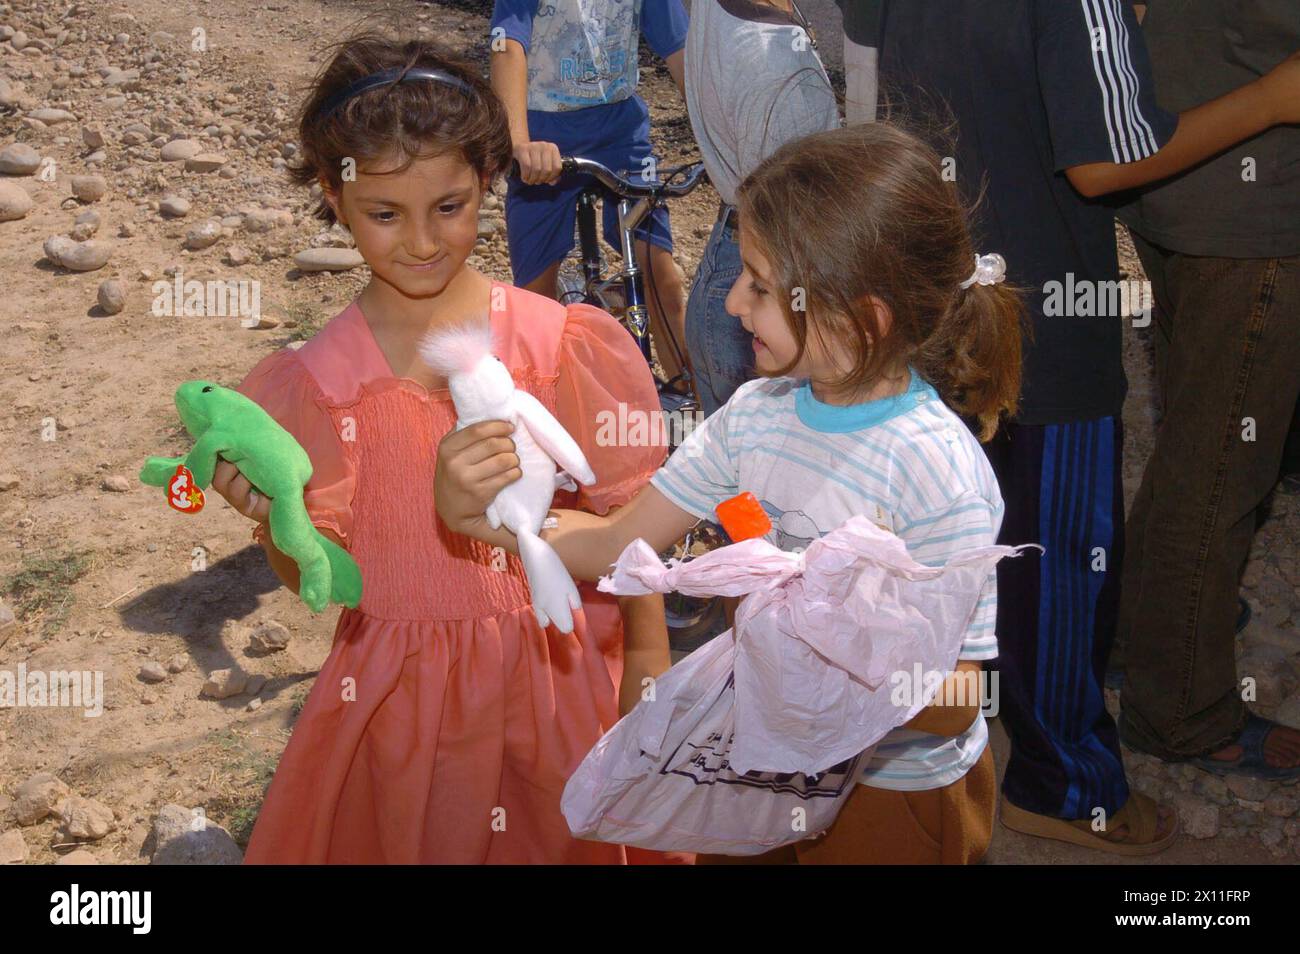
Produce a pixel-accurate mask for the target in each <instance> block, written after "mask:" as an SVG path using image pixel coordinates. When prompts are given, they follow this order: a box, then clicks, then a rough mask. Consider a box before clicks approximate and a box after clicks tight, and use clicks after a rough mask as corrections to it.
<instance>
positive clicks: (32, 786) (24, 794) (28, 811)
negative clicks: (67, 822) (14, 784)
mask: <svg viewBox="0 0 1300 954" xmlns="http://www.w3.org/2000/svg"><path fill="white" fill-rule="evenodd" d="M71 793H72V790H71V789H70V788H68V786H66V785H64V784H63V783H62V782H61V781H59V780H58V779H57V778H55V777H54V776H53V775H51V774H50V773H49V772H37V773H36V774H35V775H33V776H32V777H31V778H29V779H28V780H27V781H25V782H23V783H22V784H21V785H19V786H18V789H17V790H16V791H15V792H14V807H13V812H14V818H15V819H16V820H17V821H18V824H20V825H35V824H36V823H37V822H39V821H41V820H42V819H43V818H45V816H46V815H52V814H54V813H55V812H56V811H58V809H59V805H60V803H61V802H62V801H63V800H64V799H66V798H67V797H68V796H69V795H70V794H71Z"/></svg>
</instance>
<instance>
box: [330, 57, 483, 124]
mask: <svg viewBox="0 0 1300 954" xmlns="http://www.w3.org/2000/svg"><path fill="white" fill-rule="evenodd" d="M409 80H433V81H434V82H435V83H444V84H446V85H447V86H454V87H456V88H457V89H459V90H461V92H463V93H464V94H465V95H466V96H470V95H472V94H473V92H474V90H473V89H472V88H471V87H470V85H469V84H468V83H466V82H465V81H464V80H462V79H460V78H458V77H455V76H452V75H451V74H450V73H446V72H443V71H442V70H431V69H426V68H424V67H417V68H415V69H410V70H407V69H401V68H394V69H390V70H381V71H380V72H378V73H371V74H370V75H369V76H363V77H361V79H359V80H357V81H356V82H355V83H353V84H352V85H351V86H349V87H348V88H347V89H345V90H343V91H342V92H339V93H335V94H334V95H333V96H331V97H330V98H329V99H327V100H325V102H324V103H323V104H322V105H321V107H320V109H319V110H318V111H317V115H318V116H319V117H320V118H321V119H325V118H326V117H327V116H329V115H330V114H331V113H333V112H334V111H335V110H336V109H338V108H339V107H340V106H342V105H343V104H344V103H346V102H347V101H348V100H349V99H351V98H352V97H353V96H358V95H360V94H361V93H364V92H365V91H366V90H368V89H374V88H375V87H376V86H383V85H385V84H386V83H405V82H407V81H409Z"/></svg>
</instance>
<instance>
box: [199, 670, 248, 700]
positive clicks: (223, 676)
mask: <svg viewBox="0 0 1300 954" xmlns="http://www.w3.org/2000/svg"><path fill="white" fill-rule="evenodd" d="M247 685H248V673H246V672H244V671H243V670H242V669H214V670H213V671H212V672H210V673H208V678H207V681H206V682H204V683H203V689H202V690H201V691H200V693H199V695H201V696H203V697H204V698H207V699H229V698H230V697H231V696H237V695H239V694H240V693H241V692H243V691H244V687H245V686H247Z"/></svg>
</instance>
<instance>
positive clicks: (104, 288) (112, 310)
mask: <svg viewBox="0 0 1300 954" xmlns="http://www.w3.org/2000/svg"><path fill="white" fill-rule="evenodd" d="M95 298H96V301H98V303H99V307H100V308H102V309H103V311H104V314H106V315H116V314H117V313H118V312H120V311H121V310H122V309H123V308H125V307H126V285H124V284H123V283H122V282H120V281H118V280H117V279H116V278H110V279H108V280H107V281H104V282H100V284H99V291H98V292H97V293H96V296H95Z"/></svg>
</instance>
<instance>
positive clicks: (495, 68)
mask: <svg viewBox="0 0 1300 954" xmlns="http://www.w3.org/2000/svg"><path fill="white" fill-rule="evenodd" d="M490 69H491V74H492V91H493V92H494V93H496V94H497V96H498V97H500V99H501V102H502V103H504V104H505V107H506V116H507V118H508V121H509V123H510V144H511V146H512V147H513V149H514V155H515V159H516V161H518V163H519V171H520V178H521V179H523V181H524V182H526V183H528V184H529V185H536V184H537V183H539V182H554V181H555V180H556V179H558V178H559V177H560V147H559V146H557V145H555V143H553V142H533V141H532V138H531V136H530V135H529V133H528V54H527V53H525V52H524V48H523V46H522V45H521V44H520V43H519V41H518V40H506V41H505V45H504V48H503V49H501V50H499V51H498V50H494V51H493V53H492V61H491V67H490Z"/></svg>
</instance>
